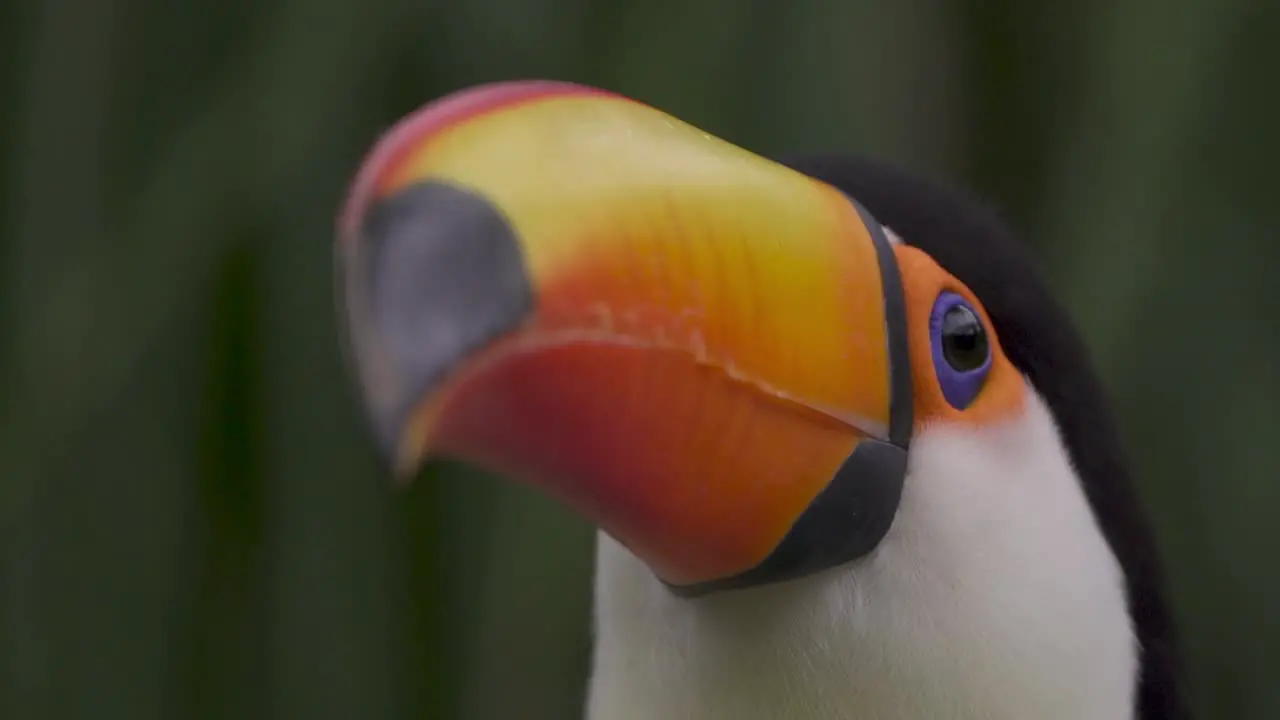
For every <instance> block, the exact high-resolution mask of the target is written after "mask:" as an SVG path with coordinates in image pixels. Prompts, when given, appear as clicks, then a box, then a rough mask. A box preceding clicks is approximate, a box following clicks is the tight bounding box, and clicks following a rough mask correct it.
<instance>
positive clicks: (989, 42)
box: [0, 0, 1280, 720]
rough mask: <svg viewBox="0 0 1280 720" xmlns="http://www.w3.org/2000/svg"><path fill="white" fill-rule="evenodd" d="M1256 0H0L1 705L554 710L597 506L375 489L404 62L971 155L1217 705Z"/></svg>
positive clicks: (417, 90)
mask: <svg viewBox="0 0 1280 720" xmlns="http://www.w3.org/2000/svg"><path fill="white" fill-rule="evenodd" d="M1277 10H1280V3H1276V2H1275V0H1253V1H1252V2H1250V1H1247V0H1194V1H1193V0H1086V1H1083V2H1070V3H1062V2H1032V1H1031V0H1002V1H999V2H969V3H951V2H942V1H941V0H895V1H894V2H884V1H881V0H862V1H860V2H837V1H836V0H821V1H820V0H792V1H791V2H764V1H756V2H748V1H742V0H740V1H738V2H730V1H729V0H678V1H675V0H625V1H623V0H618V1H617V2H588V0H451V1H450V2H444V1H442V0H436V1H432V0H417V1H415V2H409V1H407V0H361V1H357V0H346V1H344V2H339V1H338V0H182V1H181V2H176V1H170V0H41V1H36V0H3V2H0V142H2V143H3V145H0V148H2V149H0V152H2V153H3V160H2V162H0V170H2V171H3V172H2V174H0V188H3V192H2V193H0V198H2V200H3V204H2V205H0V207H2V208H3V210H2V212H3V215H2V216H0V220H2V222H3V224H2V225H0V228H2V231H0V242H2V243H3V244H2V245H0V263H2V264H0V273H2V275H0V412H2V413H3V414H2V415H0V422H2V423H3V424H2V425H0V531H2V532H3V536H2V537H3V546H2V548H0V549H2V550H3V553H2V555H0V663H2V664H0V700H2V701H3V703H4V705H3V706H0V717H4V718H13V719H15V720H19V719H20V720H27V719H28V718H30V719H45V718H48V719H50V720H61V719H63V718H105V719H114V718H122V719H124V718H128V719H130V720H133V719H137V720H145V719H148V718H180V719H185V718H192V719H196V718H316V719H325V718H335V719H336V718H378V719H380V720H381V719H387V720H391V719H397V718H459V719H462V718H466V719H473V718H476V719H487V718H504V719H505V718H517V717H518V718H531V719H534V720H537V719H540V718H549V719H561V718H573V717H577V716H578V713H579V703H580V692H581V687H582V682H583V677H584V674H585V671H586V667H587V665H586V656H585V652H586V650H587V649H588V640H587V630H588V623H587V619H588V588H589V570H590V561H591V556H590V537H591V534H590V530H589V529H588V528H587V527H586V526H585V525H584V524H582V523H581V522H578V521H576V520H574V519H571V518H570V517H568V516H567V515H566V514H565V513H563V512H561V511H560V510H559V508H557V507H554V506H551V505H550V504H549V503H547V502H545V501H543V500H542V499H540V498H537V497H534V496H531V495H529V494H527V493H525V492H523V491H520V490H515V489H511V488H508V487H506V486H502V485H500V484H498V483H497V482H495V481H494V480H493V479H492V478H488V477H483V476H479V475H475V474H468V473H466V472H464V471H462V470H459V469H456V468H454V469H444V468H436V469H433V470H431V471H429V472H428V473H427V476H426V477H424V478H422V481H421V482H419V483H418V484H417V485H416V486H415V487H414V488H413V489H412V490H410V491H409V492H406V493H392V492H391V491H390V490H389V486H388V483H387V482H386V478H385V477H383V475H382V474H381V473H380V472H379V468H378V465H377V463H376V462H375V458H374V456H373V453H372V449H371V446H370V443H369V441H368V439H367V436H366V434H365V431H364V426H363V424H362V423H363V419H362V417H361V416H360V414H359V412H358V407H357V405H356V403H355V400H354V396H353V392H352V389H351V384H350V383H349V382H348V381H347V379H346V377H345V376H344V375H343V369H342V366H341V363H340V356H339V354H338V345H337V337H336V332H335V322H334V312H333V298H332V294H331V278H332V270H331V257H330V249H331V242H332V232H331V228H332V221H333V218H334V215H335V212H336V209H337V206H338V203H339V201H340V199H341V197H342V194H343V191H344V189H345V184H346V182H347V180H348V177H349V175H350V173H351V172H352V171H353V170H354V168H355V165H356V164H357V162H358V160H359V158H360V156H361V155H362V153H363V152H364V150H365V149H366V148H367V147H368V145H369V143H371V142H372V140H373V139H374V137H375V136H376V135H377V134H378V133H379V132H380V131H381V130H382V129H385V128H386V127H387V126H388V125H389V124H390V123H391V122H393V121H394V120H395V119H396V118H398V117H399V116H400V115H402V114H404V113H406V112H408V111H409V110H410V109H412V108H413V107H415V106H416V105H417V104H419V103H420V102H422V101H425V100H427V99H430V98H433V97H436V96H438V95H440V94H442V93H445V92H447V91H450V90H454V89H457V88H460V87H462V86H465V85H469V84H472V83H476V82H481V81H486V80H495V79H506V78H512V77H529V76H543V77H555V78H562V79H571V80H578V81H582V82H587V83H591V84H597V85H603V86H606V87H609V88H611V89H614V90H617V91H620V92H622V93H625V94H628V95H631V96H633V97H636V98H639V99H641V100H644V101H646V102H649V103H651V104H654V105H656V106H658V107H660V108H663V109H665V110H667V111H669V112H672V113H673V114H676V115H678V116H680V117H682V118H684V119H686V120H688V121H690V122H692V123H694V124H696V125H699V126H701V127H703V128H704V129H707V130H709V131H711V132H713V133H715V134H718V135H721V136H723V137H726V138H728V139H730V140H732V141H734V142H737V143H739V144H743V145H745V146H747V147H749V148H751V149H754V150H757V151H761V152H777V151H783V150H797V149H818V148H847V149H859V150H864V151H868V152H873V153H876V154H879V155H881V156H884V157H888V158H893V159H896V160H898V161H900V162H901V163H903V164H906V165H908V166H910V167H912V168H915V169H918V170H920V171H922V172H926V173H929V174H933V175H936V176H939V177H943V178H949V179H953V180H956V181H959V182H961V183H963V184H965V185H966V186H968V187H970V188H972V189H973V190H974V191H975V192H977V193H979V194H980V195H982V196H983V197H985V198H987V199H989V200H992V201H994V202H996V203H998V204H999V205H1001V206H1002V207H1004V208H1005V210H1006V212H1007V214H1008V216H1009V218H1010V219H1011V221H1012V222H1014V223H1015V224H1016V225H1017V226H1018V227H1019V228H1020V229H1021V230H1022V231H1024V233H1025V235H1026V236H1027V237H1028V238H1029V239H1030V241H1031V242H1033V243H1034V244H1035V246H1036V248H1037V249H1038V251H1039V254H1040V256H1041V257H1042V259H1043V262H1044V265H1045V267H1046V268H1047V269H1048V271H1049V274H1050V276H1051V278H1052V280H1053V282H1054V284H1055V286H1056V289H1057V290H1058V291H1059V292H1060V293H1061V295H1062V296H1063V297H1064V298H1065V299H1066V301H1067V302H1068V303H1069V305H1070V307H1071V309H1072V310H1073V311H1074V314H1075V316H1076V317H1077V319H1078V320H1079V322H1080V323H1081V325H1082V326H1083V328H1084V330H1085V332H1086V334H1087V336H1088V338H1089V340H1090V341H1091V343H1092V345H1093V347H1094V349H1095V351H1096V357H1097V360H1098V362H1099V363H1100V365H1101V367H1102V369H1103V371H1104V372H1105V375H1106V377H1107V379H1108V381H1109V384H1110V386H1111V388H1112V390H1113V391H1114V393H1115V397H1116V400H1117V402H1118V406H1119V410H1120V412H1121V415H1122V420H1123V428H1124V432H1125V434H1126V436H1127V439H1128V440H1129V441H1130V444H1131V447H1132V449H1133V455H1134V458H1135V463H1136V465H1137V469H1138V470H1139V477H1140V479H1141V483H1142V491H1143V494H1144V496H1145V497H1146V499H1147V500H1148V502H1149V505H1150V508H1151V510H1152V513H1153V515H1154V518H1155V520H1156V527H1157V529H1158V532H1159V539H1160V541H1161V544H1162V546H1163V548H1164V549H1165V551H1166V554H1167V557H1168V559H1169V566H1170V574H1171V588H1170V590H1171V593H1172V596H1173V598H1174V600H1175V605H1176V608H1177V610H1178V615H1179V617H1180V618H1181V620H1182V623H1183V626H1184V630H1185V636H1186V648H1187V651H1188V654H1189V657H1190V659H1191V662H1190V667H1191V669H1192V671H1193V677H1194V680H1195V683H1196V689H1197V695H1198V698H1199V702H1200V704H1201V705H1202V706H1203V707H1204V708H1205V710H1206V714H1205V715H1204V717H1206V718H1258V719H1271V718H1277V717H1280V684H1277V683H1276V681H1275V680H1276V673H1275V670H1274V668H1275V663H1276V655H1277V653H1278V652H1280V613H1278V612H1277V609H1278V606H1277V601H1278V600H1280V562H1276V558H1275V551H1274V550H1273V548H1274V547H1275V544H1276V541H1277V539H1280V524H1278V523H1277V522H1276V515H1277V508H1278V507H1280V482H1277V481H1278V480H1280V461H1278V460H1277V458H1278V452H1277V445H1280V442H1278V441H1280V438H1278V437H1277V435H1278V433H1277V428H1278V427H1280V402H1278V401H1280V387H1278V385H1280V380H1278V378H1277V376H1278V373H1277V370H1276V367H1277V361H1276V359H1275V357H1276V353H1277V352H1278V351H1280V322H1277V318H1276V314H1277V302H1276V301H1277V299H1278V298H1280V294H1278V293H1277V290H1276V280H1275V278H1276V269H1277V266H1278V264H1277V261H1278V260H1280V250H1278V249H1277V242H1276V241H1277V229H1280V204H1277V202H1276V200H1277V194H1278V193H1277V191H1278V190H1280V182H1277V180H1276V176H1275V172H1276V166H1277V160H1280V152H1277V150H1280V135H1278V133H1277V128H1278V127H1280V112H1277V110H1278V108H1277V101H1276V99H1275V95H1276V94H1277V91H1276V88H1277V87H1278V86H1277V81H1276V80H1275V79H1274V78H1275V77H1276V72H1278V71H1280V17H1277V16H1278V15H1280V13H1278V12H1277Z"/></svg>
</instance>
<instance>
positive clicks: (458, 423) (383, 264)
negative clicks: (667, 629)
mask: <svg viewBox="0 0 1280 720" xmlns="http://www.w3.org/2000/svg"><path fill="white" fill-rule="evenodd" d="M339 264H340V283H341V285H342V289H341V301H342V306H343V310H344V313H345V317H344V320H345V324H346V328H347V333H348V338H349V340H350V349H351V354H352V357H353V359H354V361H355V366H356V370H357V374H358V376H359V379H360V383H361V389H362V391H363V396H364V399H365V402H366V404H367V407H368V410H369V414H370V417H371V420H372V423H373V426H374V432H375V435H376V437H377V439H378V440H379V442H380V443H381V446H382V448H383V450H384V452H385V453H386V455H387V456H388V458H389V460H390V461H391V462H392V463H393V464H394V466H395V467H396V469H397V471H398V472H399V473H400V474H401V476H402V477H405V476H412V475H413V474H414V473H415V472H416V470H417V469H418V467H419V465H420V464H421V463H422V462H423V461H424V460H425V459H426V458H428V457H431V456H437V455H439V456H450V457H454V458H458V459H462V460H464V461H467V462H470V463H472V464H474V465H477V466H479V467H482V468H485V469H488V470H490V471H493V472H496V473H498V474H500V475H502V476H505V477H507V478H510V479H512V480H514V481H517V482H524V483H529V484H531V485H533V486H535V487H537V488H540V489H542V490H543V491H545V492H547V493H548V494H550V495H551V496H553V497H555V498H557V499H558V500H560V501H562V502H563V503H565V504H567V505H568V506H569V507H571V508H572V509H574V510H576V511H577V512H579V513H581V514H582V515H583V516H585V517H586V518H587V519H589V520H591V521H592V522H593V523H595V524H596V525H598V526H599V527H600V528H601V529H602V530H604V531H605V532H607V533H609V534H610V535H611V536H613V537H614V538H616V539H617V540H618V541H619V542H621V543H622V544H624V545H625V546H626V547H627V548H629V549H630V550H631V552H633V553H634V554H635V555H636V556H637V557H639V558H640V559H641V560H643V561H644V562H645V563H647V564H648V566H649V567H650V568H651V569H652V570H653V572H654V573H655V574H656V575H657V576H658V577H659V578H661V579H662V580H664V581H665V582H666V583H668V584H669V585H671V586H672V587H673V588H675V589H676V590H678V591H680V592H684V593H687V594H697V593H700V592H704V591H709V590H715V589H722V588H729V587H734V586H743V585H751V584H759V583H763V582H772V581H776V580H781V579H786V578H790V577H795V576H798V575H803V574H807V573H810V572H814V571H816V570H820V569H825V568H826V567H830V566H832V565H834V564H836V563H839V562H846V561H848V560H851V559H854V558H856V557H859V556H860V555H862V554H865V553H866V552H868V551H869V550H870V549H871V548H872V547H874V546H875V544H876V543H877V542H878V541H879V540H880V538H881V537H883V535H884V533H885V532H887V530H888V527H889V524H890V522H891V521H892V518H893V515H894V513H895V512H896V509H897V503H898V498H899V496H900V492H901V486H902V478H903V475H904V473H905V464H906V444H907V435H908V434H909V432H910V428H911V407H912V405H911V397H910V394H911V386H910V382H911V376H910V366H909V361H908V359H907V350H906V334H905V327H904V326H905V319H904V310H903V299H902V286H901V280H900V278H899V276H898V270H897V266H896V261H895V258H894V253H893V249H892V248H891V247H890V245H889V244H888V241H887V240H886V239H885V236H884V233H883V231H882V230H881V229H880V226H879V225H878V224H876V223H875V222H874V221H873V220H871V219H870V216H869V215H867V214H866V213H865V212H864V211H863V210H862V209H861V208H860V207H859V206H858V205H857V203H856V202H855V201H853V200H852V199H851V198H849V197H847V196H845V195H843V194H842V193H840V192H839V191H837V190H835V189H834V188H832V187H830V186H828V185H825V184H823V183H820V182H818V181H816V180H813V179H811V178H808V177H806V176H804V175H802V174H799V173H796V172H794V171H792V170H790V169H787V168H785V167H783V166H781V165H778V164H775V163H773V162H771V161H768V160H765V159H763V158H760V157H757V156H755V155H753V154H751V153H749V152H746V151H744V150H741V149H739V148H737V147H734V146H732V145H730V144H728V143H726V142H723V141H721V140H718V139H716V138H713V137H711V136H709V135H707V134H706V133H703V132H701V131H699V130H697V129H695V128H693V127H690V126H688V125H686V124H684V123H682V122H680V121H678V120H676V119H675V118H672V117H670V116H668V115H666V114H664V113H662V112H659V111H657V110H655V109H653V108H650V107H648V106H645V105H642V104H640V103H637V102H633V101H631V100H627V99H625V98H622V97H619V96H616V95H612V94H609V93H604V92H601V91H596V90H592V89H589V88H584V87H580V86H576V85H568V84H562V83H550V82H517V83H504V84H499V85H490V86H482V87H480V88H477V89H473V90H468V91H465V92H462V93H459V94H457V95H453V96H450V97H447V98H445V99H443V100H440V101H438V102H435V103H432V104H430V105H428V106H426V107H424V108H423V109H421V110H419V111H418V112H417V113H415V114H413V115H411V116H410V117H408V118H406V119H405V120H404V121H402V122H401V123H400V125H398V126H397V127H395V128H393V129H392V130H391V131H390V132H389V133H388V134H387V135H386V136H385V137H384V138H383V139H382V140H381V141H380V142H379V143H378V144H377V145H376V146H375V148H374V149H373V151H372V153H371V154H370V156H369V158H368V160H367V161H366V163H365V165H364V167H363V168H362V169H361V171H360V173H359V175H358V176H357V179H356V182H355V186H354V189H353V191H352V195H351V198H350V200H349V202H348V205H347V207H346V209H345V211H344V213H343V216H342V218H341V219H340V239H339Z"/></svg>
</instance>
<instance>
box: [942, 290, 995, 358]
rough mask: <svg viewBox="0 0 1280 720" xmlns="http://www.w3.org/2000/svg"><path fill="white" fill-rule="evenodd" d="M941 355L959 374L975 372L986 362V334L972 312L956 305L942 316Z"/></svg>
mask: <svg viewBox="0 0 1280 720" xmlns="http://www.w3.org/2000/svg"><path fill="white" fill-rule="evenodd" d="M942 355H943V357H945V358H946V359H947V364H948V365H950V366H951V367H953V368H955V369H956V370H959V371H961V372H967V371H970V370H977V369H978V368H980V367H982V364H983V363H985V362H986V361H987V333H986V331H985V330H983V328H982V323H981V322H979V321H978V317H977V316H976V315H974V314H973V311H972V310H970V309H969V308H967V307H965V306H963V305H956V306H955V307H953V308H951V309H950V310H948V311H947V314H946V315H943V316H942Z"/></svg>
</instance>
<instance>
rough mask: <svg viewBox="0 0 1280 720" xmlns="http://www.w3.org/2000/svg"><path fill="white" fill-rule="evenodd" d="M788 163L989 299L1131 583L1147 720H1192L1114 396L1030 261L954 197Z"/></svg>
mask: <svg viewBox="0 0 1280 720" xmlns="http://www.w3.org/2000/svg"><path fill="white" fill-rule="evenodd" d="M781 162H783V163H784V164H786V165H788V166H790V167H792V168H794V169H796V170H799V171H800V172H803V173H805V174H807V175H809V176H811V177H815V178H817V179H819V180H822V181H824V182H827V183H829V184H831V185H833V186H835V187H837V188H839V189H840V190H842V191H844V192H845V193H847V194H849V195H851V196H853V197H854V198H856V199H857V200H858V202H860V203H862V204H863V206H865V207H866V208H867V209H868V210H869V211H870V212H871V214H872V215H874V216H875V217H876V219H877V220H879V221H880V222H881V223H882V224H883V225H885V226H887V227H889V228H890V229H891V230H893V231H894V232H895V233H897V234H898V235H899V236H900V237H901V238H902V239H903V241H904V242H906V243H907V244H909V245H913V246H915V247H918V248H920V249H921V250H923V251H924V252H926V253H927V254H928V255H929V256H930V257H932V258H933V259H934V261H935V262H937V263H938V264H939V265H941V266H942V267H943V268H944V269H946V270H947V272H950V273H951V274H952V275H954V276H956V277H957V278H958V279H960V280H961V281H962V282H964V283H965V284H966V285H968V287H969V288H970V289H971V290H972V291H973V292H974V293H975V294H976V295H977V296H978V298H979V299H980V300H981V301H982V303H983V306H984V307H985V308H986V310H987V312H988V314H989V315H990V317H991V322H992V323H993V324H994V326H995V331H996V334H997V336H998V337H999V339H1000V344H1001V346H1002V347H1003V349H1004V351H1005V354H1006V355H1007V356H1008V358H1009V360H1010V362H1012V363H1013V365H1014V366H1015V367H1016V368H1018V370H1019V371H1020V372H1022V374H1023V375H1025V376H1026V377H1027V379H1028V380H1029V381H1030V382H1031V384H1032V386H1033V387H1035V389H1036V391H1037V392H1038V393H1039V394H1040V395H1041V396H1042V397H1043V398H1044V400H1045V402H1046V403H1047V404H1048V406H1049V408H1050V411H1051V412H1052V413H1053V416H1054V418H1055V419H1056V421H1057V423H1058V427H1059V431H1060V432H1061V434H1062V437H1063V442H1064V444H1065V445H1066V448H1067V451H1068V453H1069V454H1070V457H1071V460H1072V462H1073V463H1074V465H1075V468H1076V471H1077V474H1078V475H1079V477H1080V478H1081V482H1082V483H1083V484H1084V491H1085V494H1086V496H1087V497H1088V500H1089V503H1090V504H1091V505H1092V507H1093V512H1094V514H1095V516H1096V518H1097V520H1098V524H1099V525H1100V526H1101V528H1102V532H1103V533H1104V535H1105V536H1106V538H1107V541H1108V542H1109V543H1110V546H1111V549H1112V552H1113V553H1114V554H1115V556H1116V558H1117V559H1118V560H1119V562H1120V565H1121V566H1122V567H1123V569H1124V573H1125V576H1126V579H1127V584H1128V587H1127V592H1128V599H1129V612H1130V615H1131V616H1132V618H1133V621H1134V624H1135V626H1136V631H1137V635H1138V640H1139V642H1140V643H1141V648H1142V656H1141V657H1142V662H1141V677H1140V679H1139V688H1138V699H1137V703H1138V708H1137V709H1138V715H1137V716H1138V718H1140V719H1141V720H1185V719H1186V718H1187V717H1189V714H1190V711H1189V709H1188V705H1187V702H1186V699H1185V697H1184V692H1183V681H1182V678H1183V672H1182V667H1181V663H1180V661H1179V658H1178V655H1177V647H1176V640H1175V633H1174V627H1173V621H1172V618H1171V613H1170V610H1169V607H1168V605H1167V603H1166V601H1165V599H1164V597H1163V595H1162V585H1163V579H1162V571H1161V569H1160V562H1159V558H1158V552H1157V548H1156V545H1155V542H1154V538H1153V536H1152V534H1151V532H1150V530H1149V527H1148V524H1147V519H1146V517H1145V515H1144V513H1143V510H1142V507H1141V503H1140V501H1139V498H1138V495H1137V493H1136V491H1135V488H1134V485H1133V482H1132V480H1131V478H1130V475H1129V471H1128V466H1127V463H1126V460H1125V456H1124V451H1123V449H1122V447H1121V443H1120V439H1119V433H1118V432H1117V429H1116V426H1115V422H1114V420H1113V418H1112V414H1111V409H1110V405H1109V402H1108V401H1107V398H1106V391H1105V388H1104V387H1103V384H1102V382H1101V380H1100V378H1099V377H1098V375H1097V373H1096V372H1095V371H1094V369H1093V365H1092V362H1091V359H1090V357H1089V354H1088V352H1087V350H1086V348H1085V346H1084V343H1083V341H1082V339H1081V337H1080V335H1079V333H1078V332H1077V331H1076V329H1075V327H1074V325H1073V323H1072V321H1071V318H1070V317H1069V316H1068V314H1067V312H1066V311H1065V310H1064V309H1063V307H1062V306H1061V305H1059V304H1058V303H1057V302H1056V301H1055V300H1054V299H1053V297H1052V296H1051V295H1050V293H1049V290H1048V287H1047V286H1046V284H1045V283H1044V282H1043V281H1042V280H1041V276H1040V273H1039V272H1038V270H1037V267H1036V264H1035V262H1034V260H1033V258H1032V255H1031V253H1030V251H1029V249H1028V248H1027V247H1026V246H1025V245H1024V244H1023V243H1022V242H1020V241H1019V240H1018V239H1017V238H1016V237H1015V236H1014V234H1013V232H1012V231H1011V230H1010V229H1009V228H1008V227H1007V226H1006V225H1005V224H1004V223H1003V222H1002V221H1001V219H1000V218H999V217H998V216H997V215H996V213H994V212H992V211H991V210H990V209H988V208H986V207H983V206H982V205H981V204H980V203H978V202H976V201H975V200H973V199H971V198H969V197H966V196H964V195H963V194H961V193H958V192H955V191H953V190H951V189H949V188H947V187H944V186H943V185H940V184H937V183H934V182H931V181H928V180H925V179H922V178H917V177H913V176H911V175H909V174H907V173H904V172H903V171H901V170H897V169H895V168H892V167H889V166H887V165H884V164H881V163H879V162H876V161H873V160H870V159H867V158H862V157H856V156H840V155H808V156H793V157H788V158H782V159H781Z"/></svg>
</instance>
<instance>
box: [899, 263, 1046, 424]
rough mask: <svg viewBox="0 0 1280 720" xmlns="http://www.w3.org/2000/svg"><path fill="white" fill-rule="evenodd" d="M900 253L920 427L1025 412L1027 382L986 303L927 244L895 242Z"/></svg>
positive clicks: (995, 418)
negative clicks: (1007, 350) (940, 262)
mask: <svg viewBox="0 0 1280 720" xmlns="http://www.w3.org/2000/svg"><path fill="white" fill-rule="evenodd" d="M894 253H895V255H896V256H897V259H898V267H899V269H900V271H901V273H902V285H903V293H904V295H905V299H906V306H907V342H908V345H909V347H910V356H911V375H912V385H913V386H914V390H915V399H914V404H915V407H914V410H915V412H914V417H915V427H916V428H917V429H919V428H921V427H923V426H925V425H928V424H930V423H934V422H959V423H969V424H985V423H989V422H998V421H1000V420H1002V419H1006V418H1010V417H1014V416H1016V415H1019V414H1020V413H1021V412H1022V410H1023V407H1024V405H1025V402H1026V384H1025V382H1024V381H1023V379H1022V375H1021V373H1019V372H1018V371H1017V369H1015V368H1014V367H1013V365H1012V363H1010V362H1009V359H1008V358H1007V357H1005V355H1004V351H1003V350H1002V349H1001V347H1000V341H999V338H997V337H996V333H995V329H994V327H993V326H992V324H991V319H990V318H989V317H988V316H987V313H986V310H985V309H984V308H983V307H982V303H981V302H979V301H978V299H977V297H975V296H974V294H973V292H972V291H971V290H969V288H967V287H965V285H964V283H962V282H960V281H959V280H957V279H956V278H955V277H954V276H952V275H951V274H950V273H948V272H947V271H946V270H944V269H942V267H941V266H939V265H938V264H937V263H936V262H934V261H933V259H932V258H930V257H929V256H928V255H926V254H925V253H924V252H923V251H921V250H919V249H917V248H914V247H910V246H907V245H897V246H895V247H894Z"/></svg>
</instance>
